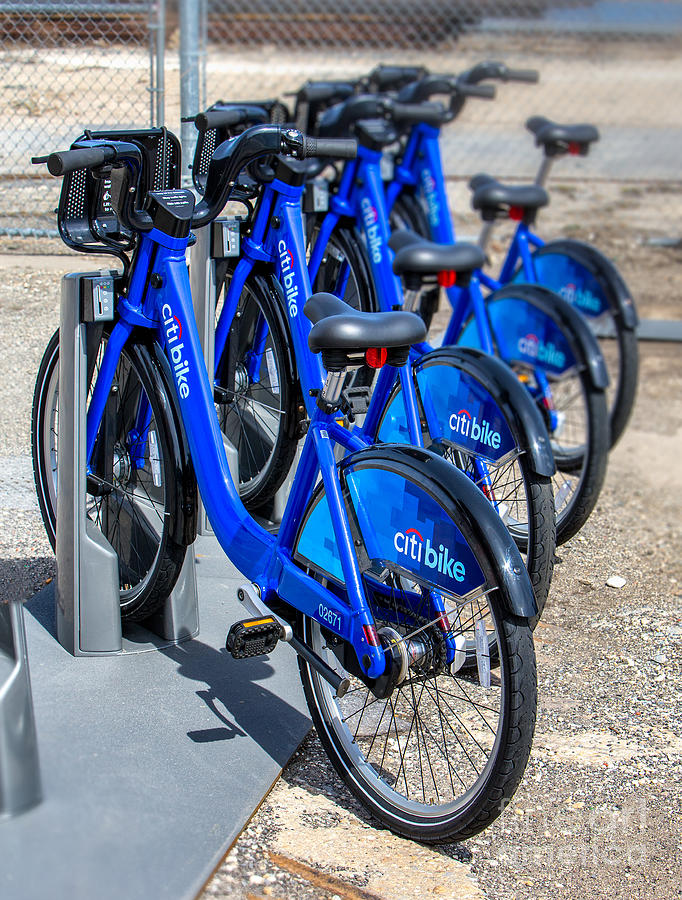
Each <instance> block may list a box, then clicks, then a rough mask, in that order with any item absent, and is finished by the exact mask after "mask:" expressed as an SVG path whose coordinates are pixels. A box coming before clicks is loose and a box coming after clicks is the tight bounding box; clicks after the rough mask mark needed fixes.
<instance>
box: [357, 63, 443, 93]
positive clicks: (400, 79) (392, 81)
mask: <svg viewBox="0 0 682 900" xmlns="http://www.w3.org/2000/svg"><path fill="white" fill-rule="evenodd" d="M427 74H428V69H426V68H425V67H424V66H386V65H379V66H376V68H374V69H372V71H371V72H370V73H369V75H367V76H366V77H365V78H364V79H363V82H364V84H365V85H366V86H367V87H368V88H369V89H370V90H376V91H379V92H380V93H381V92H383V91H395V90H398V89H400V88H401V87H404V85H406V84H408V83H409V82H411V81H417V80H418V79H419V78H423V77H424V76H425V75H427Z"/></svg>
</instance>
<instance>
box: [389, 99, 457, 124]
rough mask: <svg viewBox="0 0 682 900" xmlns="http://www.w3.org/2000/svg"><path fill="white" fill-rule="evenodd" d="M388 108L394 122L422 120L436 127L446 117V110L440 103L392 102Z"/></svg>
mask: <svg viewBox="0 0 682 900" xmlns="http://www.w3.org/2000/svg"><path fill="white" fill-rule="evenodd" d="M388 109H389V111H390V117H391V119H392V120H393V121H394V122H402V123H408V122H413V123H417V122H424V123H425V124H426V125H433V126H435V127H438V126H439V125H442V124H443V123H444V122H445V121H446V117H447V113H446V110H445V109H444V107H443V106H442V105H441V104H440V103H392V104H391V105H390V106H389V107H388Z"/></svg>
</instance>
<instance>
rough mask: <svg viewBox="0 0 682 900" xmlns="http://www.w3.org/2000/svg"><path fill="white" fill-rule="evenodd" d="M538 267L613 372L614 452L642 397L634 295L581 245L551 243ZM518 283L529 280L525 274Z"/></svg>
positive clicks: (540, 252)
mask: <svg viewBox="0 0 682 900" xmlns="http://www.w3.org/2000/svg"><path fill="white" fill-rule="evenodd" d="M533 265H534V267H535V276H536V279H537V281H538V283H539V284H542V285H544V286H545V287H548V288H550V289H551V290H553V291H556V293H558V294H559V295H560V296H562V297H563V298H564V299H565V300H567V301H568V302H569V303H570V304H571V305H572V306H573V307H574V308H575V309H577V310H578V311H579V312H580V313H581V314H582V316H583V317H584V318H585V320H586V321H587V323H588V325H589V326H590V328H591V330H592V332H593V333H594V335H595V336H596V337H597V339H598V341H599V348H600V350H601V351H602V354H603V356H604V361H605V363H606V368H607V371H608V373H609V386H608V387H607V389H606V402H607V408H608V416H609V427H610V440H609V447H613V446H614V445H615V444H616V443H617V441H618V440H619V438H620V437H621V435H622V434H623V432H624V431H625V427H626V425H627V423H628V420H629V418H630V415H631V414H632V409H633V407H634V403H635V396H636V394H637V380H638V370H639V353H638V347H637V335H636V333H635V324H636V321H637V316H636V312H635V308H634V303H633V300H632V297H631V295H630V292H629V290H628V288H627V286H626V285H625V282H624V281H623V279H622V277H621V275H620V273H619V272H618V270H617V269H616V267H615V266H614V265H613V263H612V262H611V261H610V260H609V259H607V258H606V257H605V256H604V255H603V254H602V253H600V252H599V251H598V250H597V249H596V248H595V247H592V246H591V245H590V244H585V243H583V242H582V241H576V240H572V239H561V240H556V241H550V242H549V243H547V244H545V245H544V246H542V247H540V248H539V249H537V250H535V251H534V253H533ZM513 280H514V282H515V283H519V282H523V281H525V280H526V279H525V278H524V274H523V271H522V269H519V270H518V271H517V272H516V273H515V275H514V279H513Z"/></svg>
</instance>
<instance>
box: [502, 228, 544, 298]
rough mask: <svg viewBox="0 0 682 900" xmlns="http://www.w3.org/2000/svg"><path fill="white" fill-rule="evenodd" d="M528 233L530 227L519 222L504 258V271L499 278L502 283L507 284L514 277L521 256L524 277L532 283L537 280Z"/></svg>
mask: <svg viewBox="0 0 682 900" xmlns="http://www.w3.org/2000/svg"><path fill="white" fill-rule="evenodd" d="M528 234H529V232H528V227H527V226H526V225H524V224H523V222H519V225H518V227H517V229H516V231H515V233H514V237H513V239H512V242H511V246H510V247H509V251H508V253H507V256H506V258H505V260H504V264H503V266H502V271H501V272H500V278H499V280H500V282H501V283H502V284H507V283H508V282H510V281H511V280H512V278H513V277H514V269H515V267H516V262H517V260H518V259H519V258H520V259H521V264H522V266H523V277H524V278H525V279H526V281H528V282H530V283H531V284H534V283H535V282H537V277H536V275H535V265H534V263H533V257H532V256H531V252H530V247H529V241H528Z"/></svg>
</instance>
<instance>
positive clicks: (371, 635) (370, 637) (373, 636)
mask: <svg viewBox="0 0 682 900" xmlns="http://www.w3.org/2000/svg"><path fill="white" fill-rule="evenodd" d="M362 630H363V631H364V632H365V639H366V640H367V643H368V644H369V646H370V647H380V646H381V641H380V640H379V635H378V634H377V629H376V625H363V626H362Z"/></svg>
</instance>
